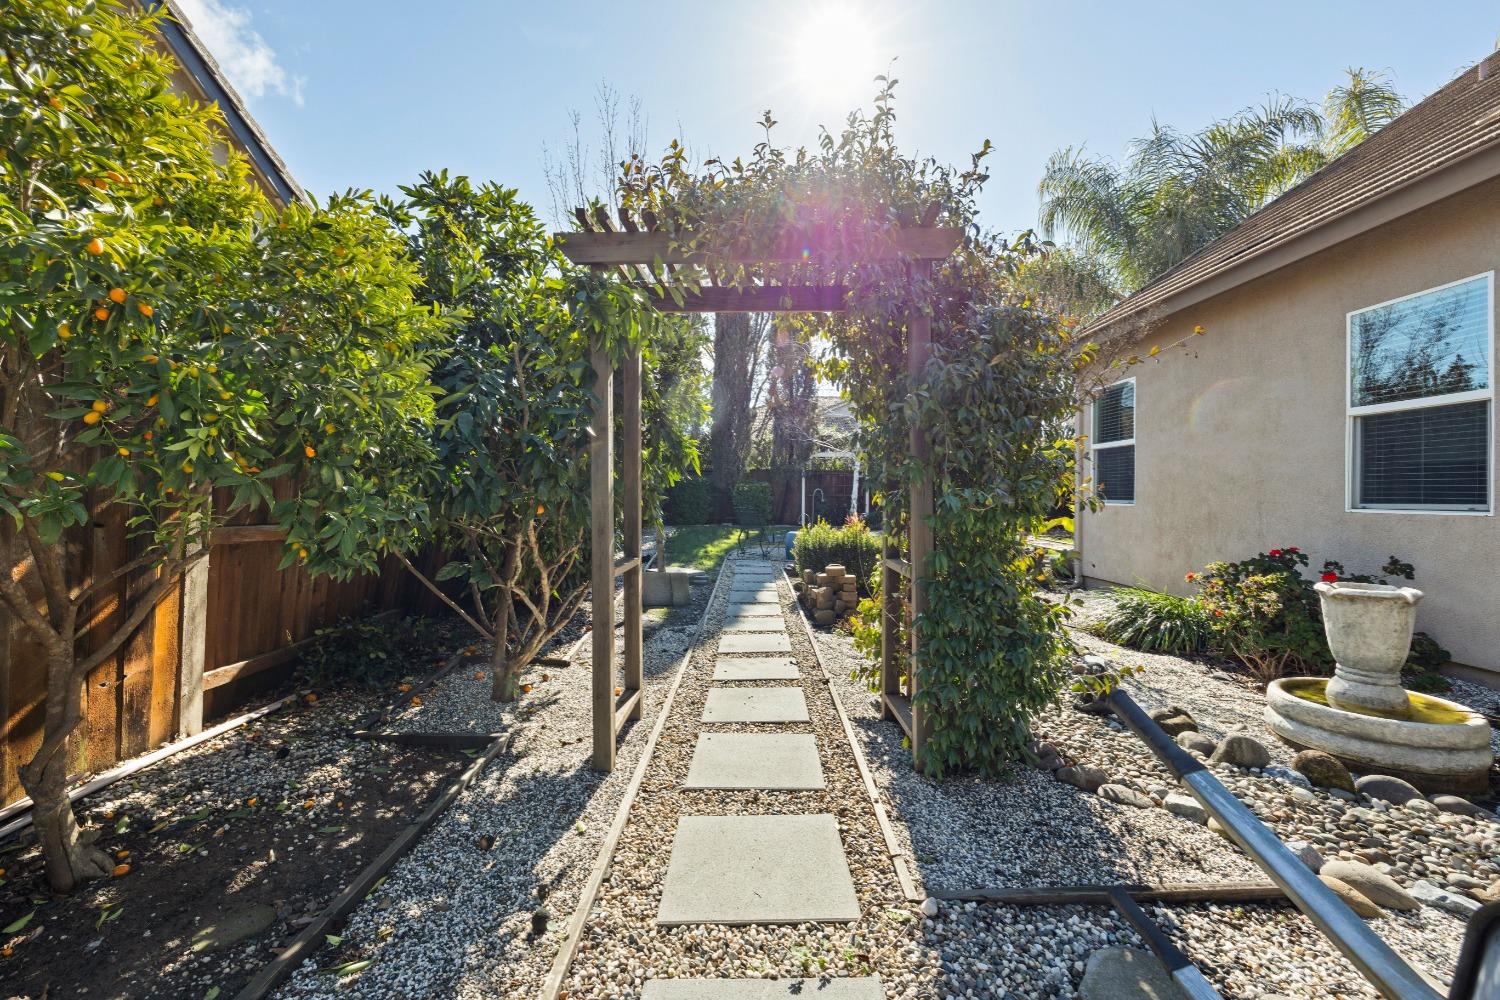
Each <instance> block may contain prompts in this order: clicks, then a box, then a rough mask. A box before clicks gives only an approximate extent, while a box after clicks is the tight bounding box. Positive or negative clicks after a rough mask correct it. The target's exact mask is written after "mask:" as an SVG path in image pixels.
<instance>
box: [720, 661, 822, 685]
mask: <svg viewBox="0 0 1500 1000" xmlns="http://www.w3.org/2000/svg"><path fill="white" fill-rule="evenodd" d="M801 677H802V672H801V671H799V670H798V669H797V661H796V660H793V659H791V658H789V657H785V656H735V657H732V658H728V659H721V660H715V661H714V676H713V679H714V680H716V681H795V680H800V679H801Z"/></svg>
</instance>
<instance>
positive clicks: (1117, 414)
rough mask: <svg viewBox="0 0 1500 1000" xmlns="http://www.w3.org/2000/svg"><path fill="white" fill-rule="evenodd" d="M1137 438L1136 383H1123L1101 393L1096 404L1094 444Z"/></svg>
mask: <svg viewBox="0 0 1500 1000" xmlns="http://www.w3.org/2000/svg"><path fill="white" fill-rule="evenodd" d="M1133 437H1135V383H1134V382H1121V383H1120V384H1119V385H1112V386H1110V387H1109V388H1108V389H1105V390H1104V392H1102V393H1100V395H1099V398H1098V400H1097V401H1096V402H1095V403H1094V444H1096V445H1099V444H1109V443H1110V442H1111V441H1128V440H1130V439H1131V438H1133Z"/></svg>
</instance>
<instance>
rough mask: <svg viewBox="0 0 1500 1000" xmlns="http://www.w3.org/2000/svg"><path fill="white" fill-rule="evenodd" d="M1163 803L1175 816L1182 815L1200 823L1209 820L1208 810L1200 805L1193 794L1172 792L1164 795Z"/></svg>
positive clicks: (1186, 818)
mask: <svg viewBox="0 0 1500 1000" xmlns="http://www.w3.org/2000/svg"><path fill="white" fill-rule="evenodd" d="M1162 805H1163V806H1164V807H1165V808H1166V810H1167V812H1169V813H1171V814H1172V815H1173V816H1181V817H1182V818H1183V819H1185V820H1191V821H1192V822H1194V823H1198V824H1200V825H1201V824H1204V823H1207V822H1208V810H1207V809H1204V808H1203V807H1202V806H1201V805H1199V804H1198V800H1197V799H1195V798H1193V797H1192V796H1191V795H1185V794H1183V793H1182V792H1171V793H1169V794H1167V795H1166V796H1164V797H1163V799H1162Z"/></svg>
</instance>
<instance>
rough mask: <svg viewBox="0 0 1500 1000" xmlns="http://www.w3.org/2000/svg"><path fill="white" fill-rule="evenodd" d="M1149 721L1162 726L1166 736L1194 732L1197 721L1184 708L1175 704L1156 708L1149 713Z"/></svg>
mask: <svg viewBox="0 0 1500 1000" xmlns="http://www.w3.org/2000/svg"><path fill="white" fill-rule="evenodd" d="M1151 721H1152V722H1155V723H1156V724H1157V725H1158V726H1160V727H1161V728H1162V731H1163V732H1165V733H1166V734H1167V735H1168V736H1170V737H1172V738H1173V739H1176V738H1177V735H1178V734H1179V733H1188V732H1193V733H1196V732H1197V731H1198V722H1197V720H1196V719H1194V718H1193V717H1192V715H1190V714H1189V713H1188V710H1187V709H1185V708H1179V707H1177V706H1176V705H1168V706H1167V707H1166V708H1158V709H1156V710H1155V711H1154V712H1152V713H1151Z"/></svg>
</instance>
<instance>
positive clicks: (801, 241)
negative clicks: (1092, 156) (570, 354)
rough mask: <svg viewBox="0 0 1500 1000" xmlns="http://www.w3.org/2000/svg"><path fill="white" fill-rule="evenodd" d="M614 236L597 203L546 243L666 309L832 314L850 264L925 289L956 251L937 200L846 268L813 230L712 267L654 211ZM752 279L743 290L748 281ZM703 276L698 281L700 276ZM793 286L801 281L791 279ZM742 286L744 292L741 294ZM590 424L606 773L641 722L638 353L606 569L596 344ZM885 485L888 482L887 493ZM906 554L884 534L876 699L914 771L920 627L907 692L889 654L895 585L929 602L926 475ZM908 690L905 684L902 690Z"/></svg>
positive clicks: (919, 447) (919, 455)
mask: <svg viewBox="0 0 1500 1000" xmlns="http://www.w3.org/2000/svg"><path fill="white" fill-rule="evenodd" d="M617 214H618V216H619V225H620V228H619V229H616V228H615V225H614V222H613V221H612V220H611V218H610V214H609V212H608V211H607V210H605V209H604V208H603V207H601V206H595V208H594V209H593V211H592V212H590V211H588V210H585V209H582V208H579V209H576V210H575V211H574V216H575V218H577V219H578V222H579V225H580V226H581V228H582V230H583V231H582V232H576V233H557V234H555V236H554V239H555V240H556V242H557V245H558V247H559V248H560V249H561V250H562V252H563V253H564V254H565V255H566V256H567V257H568V259H569V260H571V261H572V262H573V263H575V264H581V265H586V266H589V267H593V268H595V269H598V270H612V269H617V270H618V271H619V272H620V273H621V274H623V275H624V276H625V277H626V279H627V280H628V281H630V282H631V283H632V284H634V285H635V286H636V287H637V288H639V289H640V290H641V291H642V292H644V293H647V294H649V295H651V296H652V297H653V298H654V299H655V304H656V306H657V308H659V309H660V310H662V311H663V312H699V313H720V312H839V311H842V310H843V309H844V308H845V307H846V303H847V300H848V296H849V287H848V284H847V281H848V280H849V277H848V271H847V269H848V268H849V267H850V266H851V265H852V266H855V267H857V266H858V265H860V264H867V263H900V264H904V265H906V266H907V267H908V268H909V277H910V278H911V279H912V281H913V283H914V284H915V285H917V286H922V285H925V284H926V283H927V281H928V280H930V278H931V276H932V265H933V262H934V261H939V260H942V259H944V258H946V257H947V256H948V255H949V254H951V253H952V252H953V251H954V250H955V249H957V247H958V245H959V244H960V243H961V242H962V240H963V232H962V230H959V229H953V228H945V227H939V226H936V225H934V223H935V222H936V221H937V218H938V216H939V214H940V209H939V206H938V205H936V204H933V205H928V206H926V207H925V208H924V209H923V210H922V211H921V212H920V213H918V212H916V211H907V212H904V213H903V214H902V216H901V222H902V225H901V228H899V229H896V230H894V231H892V232H891V233H890V238H889V240H886V241H884V242H882V243H880V245H878V246H872V247H869V248H866V249H865V250H864V251H863V252H862V253H861V255H860V259H859V260H858V261H848V260H845V259H843V258H842V257H841V255H840V254H839V253H835V252H828V253H824V252H822V250H821V246H829V245H832V244H831V242H830V241H823V242H821V244H820V240H819V239H818V238H817V234H814V235H813V237H812V238H810V239H808V238H802V237H801V236H798V237H796V238H791V237H789V238H787V239H785V240H783V241H782V242H781V243H780V244H779V245H778V246H777V247H776V248H775V249H773V250H770V251H763V252H759V251H758V252H753V253H745V254H743V255H737V254H733V253H731V254H728V255H723V256H715V257H713V258H709V257H707V256H706V255H703V254H699V253H685V252H683V251H682V250H681V249H679V248H680V247H681V246H682V245H684V244H686V245H691V242H692V241H691V240H682V239H680V238H677V237H675V236H673V235H672V234H670V233H667V232H664V231H662V230H661V228H660V226H659V224H658V220H657V218H656V216H655V215H654V214H653V213H651V212H650V211H642V212H641V222H642V223H643V224H644V229H642V227H641V226H640V225H637V224H636V223H635V222H634V221H633V220H632V218H631V216H630V213H629V212H627V211H626V210H624V209H617ZM679 266H683V267H687V266H692V267H697V268H700V269H701V271H702V273H703V276H704V278H706V282H705V283H701V284H698V285H696V286H690V287H686V288H681V287H679V288H678V293H679V294H680V295H681V297H682V301H681V302H680V303H679V302H678V301H677V300H676V299H675V298H674V297H673V295H672V292H671V290H669V288H668V281H669V280H670V281H671V282H672V283H674V284H675V283H676V282H677V281H678V279H679V277H680V275H679V274H678V273H677V268H678V267H679ZM747 279H748V280H749V281H750V282H751V283H749V284H746V283H745V282H746V280H747ZM702 280H703V279H700V281H702ZM799 280H800V282H801V283H799ZM736 286H740V287H736ZM907 336H908V345H909V347H908V358H907V362H908V365H907V371H908V375H909V377H910V378H911V381H912V384H915V383H916V381H917V379H918V378H919V377H920V375H921V372H922V370H923V368H924V367H925V366H926V364H927V359H928V357H929V356H930V354H931V351H932V318H931V316H930V315H929V314H928V313H927V312H925V311H924V310H922V309H920V308H914V309H913V311H912V313H911V315H910V316H909V317H908V318H907ZM593 367H594V376H595V381H594V393H595V397H596V398H595V402H594V407H595V409H594V417H593V421H592V423H591V424H590V429H591V431H592V433H593V440H592V441H591V443H590V446H589V462H590V464H591V469H590V473H591V475H590V496H589V500H590V506H591V510H592V514H591V516H592V529H591V535H590V541H591V545H592V553H591V559H592V584H593V611H594V628H593V639H594V650H593V690H592V699H591V701H592V707H593V717H594V718H593V734H594V748H593V749H594V753H593V764H594V767H595V768H597V769H598V770H601V771H610V770H613V769H614V766H615V749H616V740H617V739H618V736H619V732H620V729H621V728H622V727H624V726H625V725H627V724H628V723H629V722H630V721H631V720H632V719H638V718H640V716H641V704H642V696H641V692H642V688H643V687H644V680H643V669H642V668H643V663H642V660H643V656H642V653H643V650H642V634H641V633H642V619H643V607H642V589H643V588H642V584H643V582H644V581H643V579H642V575H641V574H642V572H643V569H644V563H643V561H642V559H641V517H642V510H641V501H642V494H641V355H640V348H639V346H637V347H635V348H633V349H632V350H631V351H630V352H629V353H628V354H627V355H626V357H625V359H624V364H623V366H622V370H621V397H622V409H623V412H622V413H621V418H622V419H621V424H622V426H623V428H624V433H623V441H622V449H621V452H622V453H621V459H622V461H621V477H622V481H623V487H624V496H623V497H622V498H621V499H622V501H623V502H622V504H621V506H622V507H623V509H624V528H623V531H622V536H623V542H624V550H625V551H624V554H623V558H622V559H621V560H620V561H619V562H616V560H615V526H614V468H613V458H614V454H613V438H614V419H613V418H614V414H613V399H614V377H615V371H614V364H613V361H612V359H611V358H610V357H609V354H608V352H607V351H605V349H604V348H603V346H602V344H598V343H596V344H595V345H594V347H593ZM910 447H911V454H912V456H913V457H914V458H916V459H917V460H918V461H919V462H925V460H926V459H927V457H928V452H929V449H928V445H927V441H926V439H925V436H924V435H923V434H922V431H921V429H920V427H913V428H912V430H911V441H910ZM893 485H894V484H893ZM909 499H910V503H909V505H908V506H909V511H910V516H909V524H908V532H909V534H908V546H907V547H908V550H909V551H908V559H909V561H903V560H902V559H901V558H900V552H899V547H898V545H897V544H896V539H895V537H894V536H892V535H889V534H888V535H887V536H886V539H885V545H884V551H883V553H882V555H883V557H884V558H883V559H882V561H881V578H882V593H883V601H882V615H881V671H880V673H881V685H880V686H881V695H882V705H883V708H884V712H885V714H886V715H887V716H888V717H893V718H895V719H896V720H897V721H898V722H899V723H900V724H901V727H902V729H904V730H905V731H906V733H907V734H908V735H909V736H910V738H911V748H912V757H913V760H914V761H915V762H916V763H917V765H918V766H920V765H921V763H922V759H923V758H922V753H923V745H924V744H925V743H926V741H927V738H928V735H929V734H930V732H931V725H930V723H929V722H928V720H927V719H926V718H925V715H926V713H925V711H924V709H923V706H922V705H921V703H920V702H919V701H918V697H917V696H918V691H919V690H920V677H921V659H922V658H921V649H920V647H919V644H918V641H917V636H916V631H915V629H912V630H911V648H910V655H909V658H908V663H907V670H906V674H907V677H906V684H905V685H904V686H903V685H902V683H901V677H900V669H899V666H898V657H897V649H896V643H897V636H898V635H899V633H900V628H901V624H902V622H901V616H902V615H903V614H904V610H905V609H904V608H903V602H902V600H901V588H902V586H903V585H907V586H909V587H910V594H911V613H912V615H913V616H916V615H920V614H921V613H922V612H923V611H924V610H925V609H926V607H927V593H926V585H925V583H924V580H923V577H924V576H925V575H926V573H927V571H928V569H929V567H928V558H929V556H930V555H931V553H932V525H931V521H930V519H931V517H932V512H933V483H932V478H931V476H930V475H924V476H923V477H922V478H921V479H920V480H919V481H918V482H916V483H913V484H912V485H911V487H910V493H909ZM618 577H623V578H624V580H623V583H624V595H623V596H624V606H625V611H624V619H625V620H624V626H625V628H624V633H625V635H624V657H623V659H624V665H623V666H624V669H623V675H624V676H623V678H622V680H623V683H621V684H618V685H617V684H616V676H615V641H614V601H613V600H612V598H613V595H614V581H615V579H616V578H618ZM903 688H904V689H903Z"/></svg>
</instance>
